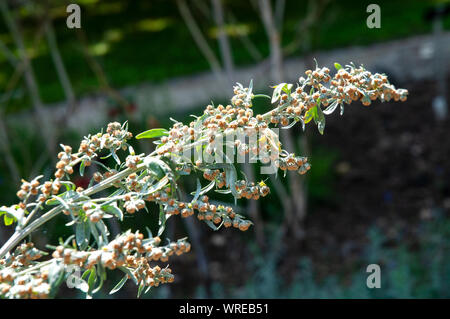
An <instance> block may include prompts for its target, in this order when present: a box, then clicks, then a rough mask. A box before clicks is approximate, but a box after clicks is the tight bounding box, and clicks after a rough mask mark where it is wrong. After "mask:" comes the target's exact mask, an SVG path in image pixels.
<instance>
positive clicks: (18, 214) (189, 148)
mask: <svg viewBox="0 0 450 319" xmlns="http://www.w3.org/2000/svg"><path fill="white" fill-rule="evenodd" d="M335 67H336V69H337V72H336V73H335V75H334V76H331V75H330V70H329V69H328V68H319V67H317V65H316V68H315V70H307V71H306V72H305V77H303V76H302V77H300V79H299V81H298V83H297V84H296V87H295V88H294V86H293V85H292V84H287V83H281V84H279V85H277V86H275V87H274V90H273V95H272V97H270V96H266V95H255V94H253V92H252V85H251V83H250V86H249V87H248V88H245V87H243V86H242V85H241V84H239V83H238V84H237V85H236V86H234V96H233V97H232V99H231V104H230V105H227V106H223V105H218V106H217V107H215V106H213V105H208V106H207V107H206V109H205V111H204V113H203V115H201V116H200V117H196V116H194V118H195V119H194V120H193V121H192V122H191V123H190V124H189V125H184V124H183V123H180V122H177V121H174V122H175V123H174V125H173V126H172V128H171V129H169V130H165V129H152V130H149V131H146V132H143V133H141V134H139V135H137V138H153V139H156V141H155V142H154V143H155V144H156V148H155V150H154V151H153V152H152V153H150V154H148V155H145V154H135V152H134V150H133V148H132V146H131V145H130V144H129V143H128V141H129V140H130V139H131V138H132V134H131V133H130V132H128V125H127V123H125V124H123V125H121V124H120V123H117V122H114V123H110V124H108V126H107V128H106V131H105V132H100V133H97V134H94V135H88V136H86V137H84V139H83V140H82V141H81V144H80V146H79V148H78V150H76V151H74V150H73V149H72V148H71V147H70V146H67V145H61V148H62V151H61V152H60V153H59V154H58V159H59V161H58V163H57V164H56V172H55V173H54V178H53V179H50V180H48V181H42V178H43V176H38V177H36V178H35V179H33V180H31V181H25V180H23V183H22V186H21V188H20V190H19V191H18V192H17V197H18V198H19V200H20V201H19V203H18V204H16V205H12V206H10V207H5V206H2V207H1V209H0V216H1V215H3V220H4V223H5V225H7V226H8V225H12V224H15V225H16V229H15V232H14V234H13V235H12V236H11V237H10V238H9V240H8V241H7V242H6V243H5V244H4V245H3V247H2V248H1V249H0V296H1V297H2V298H47V297H53V296H55V293H56V291H57V288H58V287H59V286H60V284H61V283H63V282H64V281H65V280H66V282H67V283H68V282H69V281H68V280H67V279H68V277H70V276H73V275H71V271H72V270H73V269H77V270H79V271H80V274H81V276H80V278H76V279H77V280H76V281H77V284H76V285H75V288H78V289H80V290H82V291H83V292H85V293H86V296H87V297H88V298H90V297H91V296H92V295H93V294H95V293H96V292H97V291H99V290H100V289H101V287H102V284H103V282H104V281H105V280H106V277H107V270H114V269H117V270H118V271H121V272H123V278H122V279H121V280H120V281H119V283H118V284H117V285H116V286H115V288H114V289H113V290H112V291H111V292H110V293H114V292H116V291H118V290H119V289H120V288H122V286H123V285H124V284H125V282H126V281H127V280H132V281H133V282H134V283H135V284H136V285H137V286H138V296H140V295H141V294H142V293H145V292H147V291H148V290H149V289H150V288H151V287H153V286H155V287H157V286H159V285H160V284H164V283H170V282H173V280H174V276H173V274H172V272H171V269H170V268H168V266H163V265H161V263H166V262H167V261H168V259H169V258H170V257H172V256H173V255H174V254H175V255H180V254H183V253H187V252H189V250H190V248H191V246H190V244H189V243H188V242H187V241H186V238H183V239H179V240H177V241H168V243H167V244H165V245H163V244H162V242H161V239H160V236H161V235H162V234H163V232H164V227H165V224H166V221H167V219H168V218H170V217H171V216H174V215H181V217H183V218H186V217H189V216H191V215H194V214H196V215H197V218H198V219H199V220H201V221H203V222H205V223H206V224H208V225H209V226H210V227H211V228H212V229H214V230H218V229H219V228H221V227H234V228H237V229H239V230H241V231H245V230H247V229H248V228H249V227H250V225H251V222H250V221H249V220H247V219H246V218H245V217H244V216H242V215H239V214H237V213H236V212H235V211H234V210H233V208H232V206H224V205H214V204H213V203H210V201H209V198H208V196H207V195H206V193H208V192H210V191H212V190H213V189H214V190H215V191H216V192H219V193H231V194H232V196H233V197H234V198H235V200H236V199H239V198H242V197H245V198H247V199H254V200H257V199H258V198H260V196H266V195H267V194H268V193H269V188H268V186H267V185H265V183H264V182H259V183H255V182H253V181H248V180H247V179H246V177H245V175H243V174H238V172H237V170H236V161H237V162H240V161H243V160H250V161H255V160H259V161H261V163H263V165H265V166H266V167H265V168H271V169H270V170H266V172H269V173H275V174H276V173H277V171H278V170H282V171H284V172H286V171H287V170H292V171H297V172H298V173H299V174H304V173H306V172H307V171H308V170H309V169H310V165H309V163H308V161H307V158H306V157H302V156H296V155H295V154H292V153H289V152H288V151H286V150H284V149H282V146H281V143H280V141H279V139H278V134H277V130H274V129H273V127H275V126H279V125H281V127H282V128H285V129H287V128H290V127H292V126H293V125H294V124H295V123H301V125H302V126H303V129H304V127H305V125H306V124H307V123H309V122H311V121H314V122H315V123H316V124H317V127H318V129H319V131H320V133H323V130H324V127H325V115H328V114H331V113H333V112H334V111H335V109H336V108H337V107H340V111H341V114H342V113H343V111H344V105H345V104H350V103H352V101H356V100H360V101H361V102H362V104H363V105H370V104H371V101H373V100H376V99H379V100H381V101H389V100H391V99H394V100H395V101H398V100H401V101H404V100H406V96H407V94H408V92H407V91H406V90H404V89H396V88H395V87H394V86H393V85H391V84H389V82H388V79H387V77H386V76H385V75H383V74H378V73H376V74H372V73H371V72H369V71H367V70H365V69H364V68H363V67H356V66H355V65H354V64H350V65H346V66H345V67H342V66H341V65H339V64H337V63H336V64H335ZM255 98H268V99H271V103H272V104H273V109H272V110H271V111H269V112H267V113H265V114H257V115H254V114H253V110H252V100H253V99H255ZM120 152H127V153H128V155H127V156H126V157H125V159H124V160H121V159H120V157H119V154H120ZM235 155H236V156H238V158H237V160H236V158H235ZM110 156H111V157H112V158H114V160H115V162H116V165H114V167H107V166H105V165H104V164H102V163H101V162H99V161H98V159H99V158H104V157H110ZM93 163H95V164H96V167H98V168H100V170H99V171H97V172H95V173H94V174H93V176H92V177H91V182H90V184H89V186H88V187H87V188H86V189H83V188H81V187H78V188H77V187H76V186H75V184H74V183H73V182H71V176H72V175H73V174H74V171H75V169H77V170H78V171H79V174H80V175H83V174H84V171H85V167H86V166H90V165H91V164H93ZM196 174H199V175H202V176H203V178H204V179H205V180H207V181H208V182H207V183H204V184H206V185H205V186H204V187H202V183H201V182H200V180H199V179H197V189H196V190H195V191H193V192H192V193H191V197H190V199H189V200H186V199H185V198H186V197H187V196H184V195H183V194H181V192H180V190H179V188H178V186H177V185H178V184H179V182H180V179H182V178H183V176H192V177H194V178H195V176H196ZM241 175H242V177H241V178H240V176H241ZM192 177H191V178H192ZM146 202H153V203H155V204H156V205H157V206H159V212H158V213H156V214H155V216H157V217H158V218H159V229H158V232H157V234H156V236H153V235H152V233H151V231H150V230H149V229H148V228H147V229H148V236H147V237H146V238H144V235H143V234H142V233H140V232H135V233H133V232H131V231H130V230H128V231H126V232H124V233H121V234H119V235H117V237H116V238H114V239H111V238H110V234H109V231H108V227H107V224H106V223H105V222H104V220H105V219H107V218H117V219H118V220H122V219H123V217H124V215H125V214H128V215H133V214H135V213H137V212H138V211H141V210H147V207H146ZM150 213H151V214H153V212H150ZM61 214H63V215H65V218H67V220H68V223H67V226H69V227H72V228H73V229H74V235H72V236H70V237H69V238H67V239H66V240H65V241H63V242H60V244H59V245H58V246H47V248H48V249H51V250H53V252H52V254H51V255H50V256H48V254H47V253H46V252H44V251H42V250H40V249H38V248H36V247H34V245H33V243H32V242H31V234H32V233H33V232H34V231H36V230H37V229H38V228H39V227H40V226H42V225H43V224H45V223H46V222H48V221H49V220H51V219H53V218H54V217H56V216H58V215H61ZM157 263H160V265H161V266H160V265H157Z"/></svg>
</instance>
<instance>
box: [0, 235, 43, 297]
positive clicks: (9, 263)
mask: <svg viewBox="0 0 450 319" xmlns="http://www.w3.org/2000/svg"><path fill="white" fill-rule="evenodd" d="M42 255H43V252H42V251H40V250H38V249H36V248H35V247H34V245H33V243H26V244H21V245H19V246H18V247H16V249H15V250H14V252H13V253H12V254H10V255H8V256H6V257H5V258H3V259H0V298H40V299H41V298H47V296H48V294H49V292H50V286H49V284H48V282H47V281H48V280H47V279H48V272H47V271H37V272H35V273H32V272H27V273H22V274H21V272H22V271H23V270H24V269H27V268H26V267H28V266H32V265H34V264H35V263H36V262H35V261H36V260H38V259H39V258H41V257H42Z"/></svg>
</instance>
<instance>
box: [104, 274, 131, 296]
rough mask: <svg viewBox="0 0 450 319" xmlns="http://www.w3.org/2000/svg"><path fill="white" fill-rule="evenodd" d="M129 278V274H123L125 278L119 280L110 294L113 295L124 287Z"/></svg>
mask: <svg viewBox="0 0 450 319" xmlns="http://www.w3.org/2000/svg"><path fill="white" fill-rule="evenodd" d="M127 280H128V275H125V276H123V278H122V279H121V280H120V281H119V283H118V284H117V285H115V286H114V288H113V289H112V290H111V291H110V292H109V294H110V295H112V294H114V293H116V292H118V291H119V290H120V289H121V288H122V287H123V285H125V283H126V282H127Z"/></svg>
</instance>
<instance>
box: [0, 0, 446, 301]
mask: <svg viewBox="0 0 450 319" xmlns="http://www.w3.org/2000/svg"><path fill="white" fill-rule="evenodd" d="M69 2H70V1H68V2H67V3H65V2H64V1H56V0H55V1H52V0H48V1H31V0H14V1H2V2H1V7H0V9H1V13H2V15H1V17H2V23H0V66H1V68H0V70H1V72H0V93H1V97H0V103H1V104H0V141H1V142H0V149H1V151H2V155H3V156H2V160H0V193H1V194H2V195H1V196H0V202H1V203H2V204H7V205H9V204H12V203H14V202H15V201H16V198H15V189H16V188H17V186H18V185H19V183H20V177H21V176H22V177H25V178H26V179H30V178H33V177H35V176H36V175H38V173H39V172H42V171H43V172H44V173H45V175H46V176H45V177H48V176H50V175H51V173H52V170H51V167H52V163H51V161H52V159H53V158H55V157H54V155H55V152H56V151H55V150H56V146H57V143H56V141H61V142H64V144H76V142H77V141H78V140H79V139H80V138H81V137H82V136H83V135H86V133H87V132H95V131H96V130H97V128H98V127H101V126H103V125H104V124H105V123H107V122H109V121H113V120H117V121H120V122H123V121H125V120H128V121H129V123H130V127H132V128H133V131H134V132H139V131H143V130H146V129H149V128H153V127H168V126H169V125H170V122H169V120H166V119H168V118H169V116H172V117H173V118H175V119H177V120H180V121H185V122H186V121H187V119H188V114H190V113H195V111H196V110H200V109H203V107H204V105H206V104H208V103H210V99H211V98H214V101H215V103H216V104H219V103H220V102H223V103H226V98H227V97H229V96H230V95H231V90H227V88H230V87H231V86H230V85H227V84H229V83H230V82H234V81H240V82H242V83H247V82H248V79H250V78H253V79H254V83H255V87H257V88H258V90H259V91H267V92H269V86H270V85H273V84H274V83H275V82H276V81H277V79H278V77H282V78H283V81H286V82H288V81H295V80H296V79H295V76H297V75H298V74H300V73H302V72H303V71H304V70H305V69H307V68H311V66H313V65H314V61H313V59H312V56H315V57H317V59H318V62H319V64H320V65H325V66H329V67H330V69H331V67H332V62H334V61H336V60H339V61H342V62H343V63H342V64H345V63H346V62H347V61H355V62H356V61H358V62H361V63H364V65H365V66H366V67H368V68H369V69H371V68H372V69H374V71H380V72H385V73H387V74H388V75H389V77H390V78H391V79H394V81H393V82H394V84H396V85H398V86H402V87H405V88H407V89H409V91H410V92H411V96H410V97H409V100H408V102H406V103H404V104H401V105H395V107H394V106H393V105H392V104H383V105H376V104H374V106H375V107H374V108H373V109H371V110H366V109H364V108H360V107H358V108H353V107H349V108H347V109H346V111H345V115H344V118H343V119H340V120H344V121H345V123H338V122H336V123H335V121H334V118H333V117H332V118H331V119H330V120H329V121H328V122H327V129H326V133H325V135H324V136H323V137H321V138H320V139H319V136H318V134H317V131H316V130H311V129H307V130H306V134H305V137H304V138H303V137H302V136H303V134H302V133H301V132H300V129H298V130H297V129H295V130H292V131H293V134H292V135H291V136H290V137H289V136H288V138H289V139H290V140H291V143H293V145H294V147H293V148H292V149H297V151H298V152H299V153H307V154H308V155H309V157H310V160H311V164H312V166H313V167H314V169H313V170H311V174H310V175H309V176H308V177H307V178H305V179H299V180H294V181H292V180H291V179H289V180H288V181H282V182H276V181H274V180H269V181H267V183H268V184H269V185H270V186H271V188H272V189H273V190H274V193H273V194H272V196H271V198H270V200H267V199H263V201H262V202H260V203H259V206H252V205H255V204H254V203H246V202H245V201H243V202H242V204H241V207H240V209H242V210H244V211H248V213H249V215H250V217H251V218H252V219H253V220H254V222H255V223H256V224H257V225H256V226H257V227H254V228H253V229H255V231H258V233H249V234H245V236H242V237H241V238H240V239H235V238H229V236H228V234H227V233H226V232H220V233H215V234H214V235H213V236H212V237H211V238H210V236H208V237H206V236H207V235H206V233H205V231H206V232H207V229H205V228H203V227H202V226H200V225H196V223H189V222H186V223H183V224H172V223H171V222H169V225H168V231H169V233H170V232H172V233H176V232H178V231H179V230H180V228H185V229H187V231H188V233H189V237H190V240H191V241H192V244H193V252H194V254H193V255H192V256H193V257H189V258H192V259H189V258H186V260H184V261H183V262H181V261H176V262H175V264H174V265H173V267H172V268H174V267H176V266H177V263H180V264H179V266H178V268H181V269H183V270H181V269H178V270H177V271H176V272H177V274H178V276H177V279H176V281H175V283H174V285H172V286H171V287H165V288H164V290H163V291H162V292H161V293H162V294H163V295H164V294H165V295H164V296H169V297H170V296H180V297H185V296H194V295H195V294H196V291H200V292H201V291H203V292H202V293H199V294H198V295H199V296H209V297H213V296H221V295H224V296H229V295H233V296H245V294H246V293H248V294H255V292H254V291H255V289H257V286H255V285H256V281H255V280H256V278H257V277H255V278H253V277H252V274H258V276H261V274H262V273H266V274H269V273H270V271H271V269H277V270H279V271H278V272H277V276H278V278H277V277H274V279H273V282H274V286H273V288H271V290H270V291H273V292H274V293H273V294H272V295H271V296H269V295H268V297H276V296H277V295H276V292H281V291H284V290H281V291H280V289H282V288H283V287H284V286H283V285H284V284H283V282H286V280H285V279H286V278H293V276H295V274H296V273H298V274H299V275H298V276H300V277H302V276H303V277H305V276H306V277H305V278H307V277H308V275H307V274H308V271H307V270H300V271H299V270H298V269H299V268H298V263H299V260H300V259H302V258H304V259H303V260H309V264H310V269H311V272H310V274H311V275H310V276H311V277H314V278H316V277H317V278H318V279H317V280H316V279H314V280H313V279H311V280H308V279H304V282H305V283H310V284H309V285H310V286H311V287H313V288H310V289H311V291H317V292H314V294H312V292H308V293H311V294H312V295H320V296H323V297H327V296H328V297H332V296H351V297H364V296H368V297H372V296H373V297H380V296H386V297H396V296H399V295H402V294H403V296H406V295H407V294H410V295H411V296H414V297H415V296H419V295H421V294H422V295H423V296H425V295H426V296H429V297H431V296H433V297H441V296H442V297H444V296H448V294H449V289H448V286H446V285H445V284H444V282H445V278H446V277H445V276H444V273H445V271H444V270H445V269H448V266H446V264H445V261H443V260H444V259H445V256H446V255H448V244H447V240H448V239H447V237H446V233H445V228H444V227H436V228H435V232H436V234H437V235H436V236H435V238H434V239H433V240H435V241H432V242H433V244H430V242H429V241H427V239H428V238H430V237H431V236H432V235H431V234H432V233H431V232H423V231H419V229H422V228H423V227H425V228H426V227H428V226H426V225H428V224H437V225H439V223H442V225H445V224H446V223H447V219H448V211H449V208H450V188H449V182H448V181H449V180H450V179H449V177H450V176H449V175H450V167H449V163H448V160H447V157H448V154H450V141H448V138H447V136H448V124H449V123H448V116H445V112H442V109H444V110H445V109H446V108H445V105H446V104H447V103H448V102H446V101H448V83H449V82H448V70H449V63H448V58H447V57H448V56H449V54H450V34H449V32H448V30H449V29H450V17H449V15H448V7H449V2H448V1H431V0H430V1H408V2H405V1H402V0H394V1H392V0H391V1H387V0H386V1H378V2H377V3H378V4H379V5H380V8H381V28H380V29H369V28H367V26H366V19H367V16H368V13H367V12H366V7H367V5H368V4H370V3H371V2H370V1H358V2H357V4H355V2H354V1H342V0H341V1H332V0H329V1H325V0H323V1H313V0H310V1H306V0H305V1H293V0H277V1H232V0H227V1H225V0H222V1H219V0H212V1H207V0H192V1H183V0H178V1H163V0H152V1H132V2H130V1H125V0H114V1H112V0H111V1H100V0H79V1H75V2H76V3H78V4H80V6H81V10H82V28H81V29H78V30H75V29H68V28H67V26H66V17H67V13H66V10H65V9H66V6H67V4H69ZM400 8H401V9H400ZM224 88H225V89H224ZM255 111H257V112H261V111H264V110H263V105H262V104H261V105H258V104H256V105H255ZM265 111H267V110H265ZM347 115H348V116H347ZM41 145H45V149H42V147H41ZM149 148H150V145H149V144H148V143H145V142H142V143H139V145H138V147H136V152H137V153H140V152H146V153H148V151H149ZM243 170H246V172H247V173H249V174H251V172H249V171H248V168H245V167H243ZM255 172H256V170H255ZM87 182H88V181H86V180H83V179H82V178H80V179H79V180H77V181H76V183H77V185H78V186H86V184H87ZM13 186H14V187H13ZM191 188H195V185H186V189H191ZM280 207H282V211H280ZM285 217H289V218H285ZM284 220H286V221H288V222H287V223H283V221H284ZM149 223H150V220H149V218H146V216H144V215H141V216H135V217H134V218H133V219H132V220H127V219H125V220H124V222H123V223H121V224H120V225H117V227H120V228H121V229H128V228H132V229H133V230H136V229H137V228H136V226H135V225H137V224H141V225H146V224H149ZM153 226H154V225H153ZM0 227H1V228H0V243H3V242H4V241H5V240H6V238H7V237H8V236H9V235H10V230H8V229H6V228H4V227H3V226H0ZM374 227H376V228H377V229H379V232H380V233H381V234H383V235H382V237H383V238H384V239H385V241H386V243H387V244H384V245H381V246H379V250H378V252H377V254H378V255H377V256H378V258H375V259H380V258H381V259H383V260H384V259H386V260H387V259H389V258H391V262H390V263H389V262H387V263H386V264H382V278H384V279H383V280H387V279H388V278H389V281H387V282H386V283H387V284H386V285H384V286H382V287H383V288H382V289H380V290H379V291H371V290H368V289H367V288H365V286H364V285H365V278H366V277H365V276H366V273H365V265H366V263H367V262H368V260H369V259H368V257H367V256H366V253H365V251H368V250H370V249H369V248H367V247H372V246H373V243H372V244H370V243H369V236H368V234H369V230H370V229H373V228H374ZM280 230H281V231H280ZM350 230H351V231H350ZM141 231H144V232H145V229H141ZM45 232H46V233H47V234H52V236H51V237H52V238H47V237H46V236H45V233H44V236H41V237H36V238H37V240H38V243H40V244H41V245H42V247H43V246H44V245H45V243H47V242H50V241H55V240H57V239H58V238H59V237H61V236H63V237H64V236H66V235H67V234H68V233H69V230H68V229H67V228H66V227H64V222H63V221H55V222H52V223H50V224H49V225H47V226H46V228H45ZM252 232H253V230H252ZM274 233H276V234H278V235H277V236H275V237H273V234H274ZM171 237H174V236H171ZM272 238H273V239H272ZM372 239H373V238H372ZM255 241H256V243H257V245H256V246H255V247H253V246H254V244H253V243H254V242H255ZM272 241H273V242H274V244H273V245H270V244H269V245H267V247H266V246H265V245H264V243H266V242H272ZM424 242H427V243H428V244H427V245H430V246H433V247H434V249H436V250H437V251H442V252H441V254H442V255H443V256H444V257H439V256H440V255H439V254H437V255H436V256H435V255H431V256H432V257H430V262H432V263H433V265H434V266H433V267H425V266H421V263H420V258H421V257H420V256H423V255H424V254H425V252H426V249H425V248H423V249H422V248H420V247H422V243H424ZM280 243H282V245H281V244H280ZM419 244H420V245H419ZM371 245H372V246H371ZM281 247H286V248H283V249H282V248H281ZM269 250H271V251H275V252H276V253H275V254H274V255H273V256H266V254H265V253H264V252H266V251H269ZM430 251H431V250H430ZM258 252H259V253H258ZM257 256H260V257H259V258H263V259H262V260H264V261H265V262H264V264H265V266H264V267H261V266H260V264H258V263H254V262H252V261H253V260H254V257H257ZM391 256H393V257H391ZM398 256H403V257H402V258H401V260H400V259H399V257H398ZM382 257H383V258H382ZM243 258H244V259H243ZM305 258H306V259H305ZM440 258H442V259H440ZM256 259H257V260H258V258H256ZM239 260H247V261H248V262H247V267H246V269H245V270H242V269H237V267H236V261H239ZM395 260H396V261H397V262H394V261H395ZM267 261H270V262H267ZM388 264H389V265H390V266H388ZM406 265H407V266H406ZM440 267H442V268H444V270H435V268H436V269H440ZM446 267H447V268H446ZM197 269H198V271H197ZM300 269H307V268H300ZM404 269H406V270H407V269H409V270H408V271H406V270H405V271H406V272H404ZM237 270H238V271H237ZM385 271H386V272H385ZM396 271H397V272H396ZM406 273H407V275H405V274H406ZM441 273H442V277H440V276H441V275H440V274H441ZM230 274H233V276H231V275H230ZM391 274H392V275H391ZM395 274H397V275H395ZM262 276H263V278H264V275H262ZM274 276H275V275H274ZM353 276H354V277H353ZM358 276H360V277H358ZM447 276H448V275H447ZM300 277H299V278H300ZM349 278H351V279H349ZM352 278H353V279H352ZM358 278H360V279H358ZM405 278H406V279H405ZM439 278H440V279H441V280H442V283H440V282H439ZM447 278H448V277H447ZM275 279H277V280H275ZM271 280H272V279H270V280H269V279H268V281H267V282H272V281H271ZM247 281H248V283H247ZM350 281H351V282H354V285H355V287H358V289H356V288H355V289H354V290H352V289H353V288H348V287H353V284H348V283H349V282H350ZM262 282H263V283H265V282H266V280H263V281H262ZM295 282H298V287H306V286H305V285H306V284H304V286H301V284H302V282H301V280H296V281H295ZM406 282H408V283H409V284H406ZM416 282H419V283H420V285H419V287H422V288H420V289H419V288H415V287H416V286H417V285H416V284H414V283H416ZM197 283H200V284H199V286H200V288H197V287H196V286H197ZM269 284H271V283H268V285H269ZM252 285H253V287H254V288H248V289H247V288H245V287H247V286H249V287H251V286H252ZM277 285H278V286H277ZM230 286H231V288H230ZM218 287H219V288H220V287H225V288H221V289H219V288H218ZM233 287H234V288H235V289H233ZM238 287H244V288H242V291H243V292H242V293H241V294H239V293H238V291H239V289H238ZM293 287H296V285H295V284H294V285H293V286H292V287H291V288H290V289H288V291H292V295H290V296H289V297H302V296H305V295H303V293H306V291H305V290H307V289H306V288H305V289H303V290H302V291H300V290H301V289H297V288H295V289H294V288H293ZM387 287H390V288H389V289H388V288H387ZM391 287H396V288H391ZM402 287H403V288H402ZM406 287H410V288H406ZM436 287H437V288H436ZM400 288H402V289H405V290H404V291H402V290H401V289H400ZM277 289H278V290H277ZM296 289H297V290H296ZM391 290H392V291H391ZM419 290H421V291H422V292H420V291H419ZM127 291H128V290H127ZM221 291H222V292H221ZM230 291H231V292H230ZM233 291H237V292H233ZM252 291H253V292H252ZM436 291H438V292H436ZM294 292H295V293H294ZM74 293H75V292H74V291H71V290H67V291H66V295H67V296H68V297H70V296H73V295H74ZM296 294H298V295H296ZM120 296H122V297H125V296H127V297H128V296H129V297H133V296H135V291H134V290H133V289H130V290H129V294H127V292H124V293H123V294H122V295H120Z"/></svg>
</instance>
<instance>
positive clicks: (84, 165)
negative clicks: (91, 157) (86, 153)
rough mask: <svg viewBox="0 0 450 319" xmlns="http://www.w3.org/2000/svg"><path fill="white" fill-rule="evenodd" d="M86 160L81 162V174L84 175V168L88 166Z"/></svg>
mask: <svg viewBox="0 0 450 319" xmlns="http://www.w3.org/2000/svg"><path fill="white" fill-rule="evenodd" d="M85 162H86V161H85V160H82V161H81V164H80V176H83V175H84V169H85V167H86V163H85Z"/></svg>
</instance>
